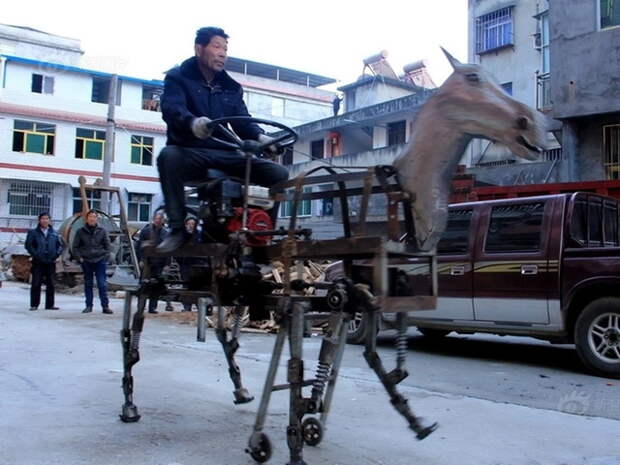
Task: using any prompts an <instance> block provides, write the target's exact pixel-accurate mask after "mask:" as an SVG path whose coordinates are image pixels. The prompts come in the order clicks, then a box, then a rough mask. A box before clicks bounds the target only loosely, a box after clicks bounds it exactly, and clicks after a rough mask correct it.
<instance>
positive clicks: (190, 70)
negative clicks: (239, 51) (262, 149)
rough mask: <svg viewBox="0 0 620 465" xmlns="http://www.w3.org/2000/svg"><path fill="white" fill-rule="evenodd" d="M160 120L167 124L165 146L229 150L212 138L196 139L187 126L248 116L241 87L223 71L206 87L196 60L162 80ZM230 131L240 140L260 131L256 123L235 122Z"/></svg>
mask: <svg viewBox="0 0 620 465" xmlns="http://www.w3.org/2000/svg"><path fill="white" fill-rule="evenodd" d="M161 112H162V117H163V119H164V121H165V122H166V124H167V125H168V141H167V142H166V144H167V145H180V146H182V147H200V148H209V149H223V150H231V149H230V148H228V147H225V146H222V145H221V144H219V143H217V142H215V141H214V140H213V139H211V138H209V139H198V138H197V137H195V136H194V134H193V133H192V129H191V123H192V120H193V119H194V118H198V117H200V116H206V117H208V118H210V119H216V118H221V117H224V116H250V114H249V113H248V109H247V108H246V106H245V103H244V102H243V88H242V87H241V84H239V83H238V82H237V81H235V80H234V79H233V78H231V77H230V76H229V75H228V73H227V72H226V71H220V72H219V73H217V74H216V75H215V78H214V79H213V82H212V83H211V85H208V84H207V82H206V80H205V78H204V77H203V75H202V73H201V72H200V69H199V68H198V60H197V59H196V57H192V58H188V59H187V60H185V61H184V62H183V63H182V64H181V66H177V67H175V68H172V69H171V70H170V71H168V73H167V74H166V78H165V79H164V93H163V95H162V97H161ZM232 126H233V129H234V131H235V132H236V133H237V135H239V137H241V138H242V139H252V140H256V139H257V138H258V135H259V134H263V133H264V131H263V130H262V129H261V128H260V127H259V126H258V125H256V124H248V123H235V124H233V125H232ZM214 136H215V137H219V138H221V139H223V140H228V139H227V138H226V136H222V135H221V134H218V133H217V131H216V132H215V133H214Z"/></svg>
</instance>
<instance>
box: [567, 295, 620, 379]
mask: <svg viewBox="0 0 620 465" xmlns="http://www.w3.org/2000/svg"><path fill="white" fill-rule="evenodd" d="M575 345H576V346H577V352H578V353H579V357H581V360H582V361H583V363H584V364H585V365H586V366H587V367H588V368H589V369H590V370H592V371H593V372H595V373H597V374H599V375H601V376H605V377H608V378H618V379H620V298H618V297H604V298H602V299H597V300H595V301H594V302H591V303H590V304H588V305H587V306H586V308H584V309H583V311H582V312H581V314H580V315H579V318H577V324H576V325H575Z"/></svg>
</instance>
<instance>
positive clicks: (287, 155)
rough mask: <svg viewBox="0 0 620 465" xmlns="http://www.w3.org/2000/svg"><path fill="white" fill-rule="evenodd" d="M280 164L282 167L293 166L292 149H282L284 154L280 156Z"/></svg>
mask: <svg viewBox="0 0 620 465" xmlns="http://www.w3.org/2000/svg"><path fill="white" fill-rule="evenodd" d="M282 164H283V165H292V164H293V147H286V148H285V149H284V153H283V154H282Z"/></svg>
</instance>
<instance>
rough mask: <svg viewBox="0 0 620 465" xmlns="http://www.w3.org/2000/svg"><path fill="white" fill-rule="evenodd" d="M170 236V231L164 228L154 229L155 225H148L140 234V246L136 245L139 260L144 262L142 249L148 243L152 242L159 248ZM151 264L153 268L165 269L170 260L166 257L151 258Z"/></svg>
mask: <svg viewBox="0 0 620 465" xmlns="http://www.w3.org/2000/svg"><path fill="white" fill-rule="evenodd" d="M167 235H168V230H167V229H166V228H164V227H163V226H161V227H159V228H154V227H153V223H150V224H147V225H146V226H145V227H144V228H142V229H141V230H140V234H139V235H138V244H137V245H136V255H137V256H138V260H142V247H143V246H145V245H146V244H147V243H149V242H152V243H153V245H155V246H157V245H159V244H161V243H162V242H163V241H164V239H165V238H166V236H167ZM149 263H150V264H151V266H157V267H163V266H166V264H167V263H168V259H167V258H165V257H150V258H149Z"/></svg>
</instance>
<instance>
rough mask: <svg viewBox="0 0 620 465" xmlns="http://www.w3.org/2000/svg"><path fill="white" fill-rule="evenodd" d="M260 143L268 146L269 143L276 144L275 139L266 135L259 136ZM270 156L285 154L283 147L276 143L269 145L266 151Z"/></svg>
mask: <svg viewBox="0 0 620 465" xmlns="http://www.w3.org/2000/svg"><path fill="white" fill-rule="evenodd" d="M258 141H259V142H260V143H261V144H268V143H269V142H274V141H275V139H274V138H273V137H270V136H268V135H266V134H259V135H258ZM265 150H266V152H267V153H268V154H269V155H281V154H282V153H283V150H282V146H281V145H280V144H278V143H274V144H272V145H268V146H267V148H266V149H265Z"/></svg>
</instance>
